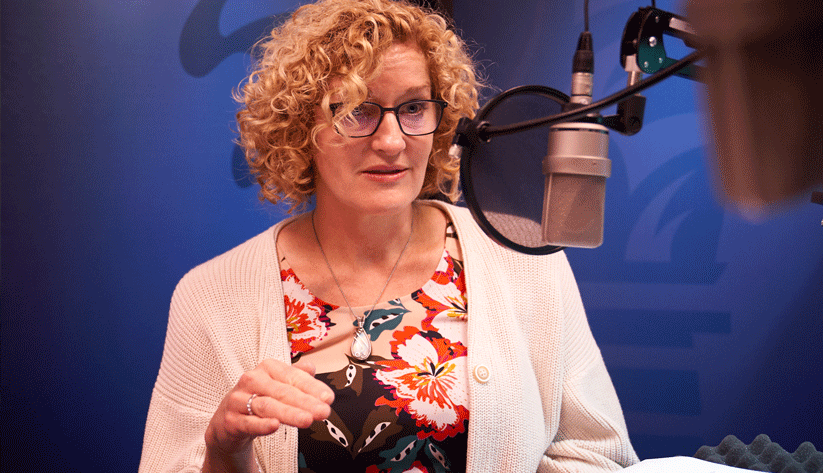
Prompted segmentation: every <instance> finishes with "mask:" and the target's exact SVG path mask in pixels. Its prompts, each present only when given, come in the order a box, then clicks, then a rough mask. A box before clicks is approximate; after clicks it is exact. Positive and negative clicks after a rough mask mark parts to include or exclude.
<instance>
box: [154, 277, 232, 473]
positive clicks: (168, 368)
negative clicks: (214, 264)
mask: <svg viewBox="0 0 823 473" xmlns="http://www.w3.org/2000/svg"><path fill="white" fill-rule="evenodd" d="M198 292H199V291H198V290H197V289H196V288H193V287H192V284H191V273H190V274H189V275H187V277H185V278H184V279H183V280H182V281H181V282H180V284H178V286H177V289H176V290H175V291H174V295H173V296H172V302H171V307H170V309H169V322H168V328H167V331H166V342H165V347H164V349H163V359H162V361H161V363H160V372H159V374H158V376H157V382H156V383H155V385H154V390H153V391H152V397H151V404H150V405H149V413H148V418H147V421H146V430H145V434H144V438H143V453H142V456H141V459H140V470H139V471H140V472H141V473H154V472H197V471H200V469H201V467H202V465H203V460H204V458H205V451H206V446H205V439H204V435H205V431H206V426H207V425H208V423H209V421H210V420H211V417H212V415H213V413H214V411H215V409H216V408H217V405H218V404H219V402H220V398H219V397H218V396H222V393H225V392H226V386H225V382H222V381H220V378H222V377H221V376H219V374H218V373H219V372H220V369H219V363H218V361H217V355H216V353H215V350H214V346H213V344H212V343H211V341H210V340H209V337H208V336H207V333H208V330H206V329H205V327H204V324H205V321H206V317H207V314H204V313H203V312H204V311H203V310H202V309H201V303H200V301H198V297H197V293H198Z"/></svg>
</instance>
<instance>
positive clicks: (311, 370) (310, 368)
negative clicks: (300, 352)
mask: <svg viewBox="0 0 823 473" xmlns="http://www.w3.org/2000/svg"><path fill="white" fill-rule="evenodd" d="M292 366H293V367H295V368H298V369H301V370H303V371H305V372H306V373H308V374H310V375H312V376H314V375H315V374H316V373H317V369H316V368H315V366H314V363H312V362H311V361H309V360H302V359H301V360H298V361H297V363H295V364H293V365H292Z"/></svg>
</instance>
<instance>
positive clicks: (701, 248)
mask: <svg viewBox="0 0 823 473" xmlns="http://www.w3.org/2000/svg"><path fill="white" fill-rule="evenodd" d="M572 3H574V4H572ZM578 3H579V4H581V5H578ZM294 6H295V2H292V1H280V2H278V1H269V2H251V1H240V0H200V1H196V0H184V1H176V2H165V1H160V0H132V1H128V2H126V1H111V0H85V1H81V2H69V1H65V0H59V1H53V2H23V1H12V0H3V1H2V9H1V10H0V14H2V30H1V31H2V122H0V124H1V125H2V189H1V190H2V219H1V220H0V224H1V225H2V233H1V235H2V244H1V248H2V260H1V261H0V262H2V301H1V302H0V304H2V305H1V308H2V425H3V427H2V431H3V434H2V448H3V452H2V462H3V465H4V466H3V468H2V469H3V470H4V471H5V470H6V469H7V466H8V465H12V464H15V463H18V464H22V465H31V466H32V468H36V469H38V470H49V469H54V470H60V471H134V470H136V468H137V465H138V462H139V457H140V449H141V444H142V435H143V424H144V422H145V416H146V412H147V409H148V404H149V399H150V396H151V389H152V386H153V383H154V379H155V377H156V375H157V369H158V367H159V364H160V358H161V355H162V349H163V341H164V336H165V329H166V322H167V313H168V304H169V299H170V297H171V293H172V291H173V289H174V286H175V284H176V283H177V281H178V280H179V279H180V278H181V277H182V276H183V274H185V272H186V271H187V270H189V269H190V268H192V267H193V266H195V265H197V264H199V263H201V262H203V261H206V260H208V259H210V258H211V257H213V256H215V255H217V254H219V253H221V252H223V251H226V250H228V249H230V248H232V247H234V246H235V245H237V244H239V243H241V242H243V241H244V240H246V239H247V238H249V237H251V236H253V235H255V234H257V233H259V232H260V231H262V230H264V229H265V228H268V227H269V226H270V225H272V224H273V223H275V222H277V221H278V220H280V219H281V218H283V216H284V209H283V208H279V207H273V206H271V205H264V204H262V203H260V202H259V201H258V199H257V189H256V188H255V187H254V186H251V185H250V184H251V183H250V182H249V180H248V178H247V177H246V173H245V171H246V168H245V165H244V163H243V161H242V159H241V158H240V156H239V154H238V153H237V150H236V148H235V146H234V144H233V143H232V140H233V138H234V134H233V131H232V129H233V128H232V127H233V120H234V113H235V111H236V109H237V106H236V104H235V103H234V102H233V101H232V99H231V91H232V89H233V88H234V87H236V86H237V84H238V83H239V82H240V81H241V79H242V78H243V76H244V74H245V73H246V71H247V70H248V68H249V65H250V59H249V56H248V55H246V54H245V53H244V51H247V50H248V48H249V47H250V45H251V44H252V43H253V42H254V41H255V40H256V39H257V38H258V37H259V36H260V35H261V34H262V33H263V32H265V30H266V29H267V28H268V25H271V24H272V23H273V22H275V21H277V18H279V17H277V18H274V19H273V18H272V16H275V15H281V14H284V13H287V12H289V11H291V10H292V9H293V8H294ZM641 6H645V4H641V3H639V2H628V1H623V0H602V1H593V2H592V5H591V30H592V33H593V35H594V41H595V61H596V66H595V67H596V74H595V89H594V90H595V98H598V97H603V96H605V95H607V94H609V93H612V92H615V91H617V90H619V89H621V88H622V87H623V85H624V83H625V73H624V72H623V71H622V69H621V68H620V65H619V63H618V48H619V40H620V36H621V34H622V30H623V26H624V24H625V21H626V20H627V19H628V17H629V15H630V14H631V13H632V12H633V11H635V10H636V9H637V8H638V7H641ZM658 7H660V8H663V9H666V10H669V11H682V9H681V8H680V7H679V6H678V5H675V4H673V3H668V2H664V1H661V2H658ZM454 15H455V22H456V24H457V26H458V27H459V28H460V29H461V30H462V32H463V35H464V36H465V37H466V38H467V39H469V40H470V42H472V43H474V44H475V47H476V49H477V50H478V53H477V58H478V60H480V61H481V62H482V63H483V65H484V66H485V71H486V74H487V75H488V77H489V79H490V80H491V82H492V83H493V85H495V86H496V87H497V88H498V89H500V90H505V89H507V88H509V87H512V86H516V85H522V84H541V85H548V86H550V87H554V88H557V89H559V90H561V91H564V92H568V89H569V82H570V74H569V73H570V67H571V57H572V54H573V49H574V45H575V44H576V41H577V36H578V34H579V32H580V31H581V30H582V24H583V15H582V2H568V3H567V2H561V1H556V0H553V1H536V0H521V1H519V2H517V5H516V6H511V5H509V4H505V5H504V3H503V2H497V1H491V0H475V1H465V0H455V1H454ZM667 51H669V49H668V45H667ZM683 55H685V54H682V53H679V52H678V51H677V50H676V49H672V50H671V51H670V56H673V57H682V56H683ZM701 87H702V86H700V85H696V84H694V83H691V82H689V81H685V80H682V79H670V80H668V81H666V82H664V83H662V84H660V85H657V86H655V87H654V88H653V89H650V90H649V91H647V92H646V94H645V95H647V97H648V105H647V108H646V125H645V127H644V129H643V131H641V133H640V134H638V135H637V136H634V137H630V138H627V137H623V136H619V135H616V134H612V137H611V142H610V158H611V159H612V160H613V173H612V177H611V178H610V179H609V180H608V184H607V186H608V187H607V204H606V206H607V216H606V240H605V243H604V245H603V246H602V247H600V248H597V249H593V250H582V249H570V250H567V254H568V255H569V258H570V260H571V262H572V265H573V267H574V269H575V272H576V274H577V277H578V282H579V284H580V288H581V293H582V295H583V298H584V303H585V304H586V307H587V311H588V314H589V318H590V323H591V325H592V329H593V331H594V333H595V337H596V338H597V339H598V342H599V343H600V345H601V348H602V351H603V355H604V357H605V359H606V362H607V365H608V367H609V370H610V372H611V374H612V377H613V379H614V383H615V386H616V388H617V391H618V394H619V395H620V397H621V401H622V404H623V407H624V410H625V414H626V420H627V423H628V426H629V431H630V434H631V436H632V439H633V442H634V444H635V447H636V449H637V451H638V453H639V454H640V456H641V458H650V457H659V456H670V455H693V454H694V452H695V451H696V450H697V448H698V447H700V446H701V445H717V444H718V443H719V442H720V440H721V439H722V438H723V437H724V436H725V435H727V434H734V435H736V436H738V437H739V438H740V439H741V440H743V441H744V442H746V443H748V442H751V440H752V439H753V438H754V437H755V436H756V435H758V434H761V433H765V434H768V435H769V436H770V437H771V438H772V440H774V441H776V442H778V443H779V444H780V445H782V446H783V447H784V448H785V449H787V450H789V451H793V450H794V449H795V448H796V447H797V445H798V444H800V443H801V442H803V441H807V440H808V441H812V442H813V443H814V444H815V446H816V447H818V449H819V448H821V447H823V427H821V425H823V414H821V413H823V408H822V407H823V406H821V401H822V400H823V387H822V386H823V383H821V381H820V380H821V379H823V365H822V364H821V358H823V356H822V355H823V349H822V348H821V347H823V317H821V315H823V295H821V292H823V291H821V289H823V257H822V255H823V228H821V225H820V221H821V218H822V217H823V209H822V208H821V207H819V206H815V205H812V204H807V203H805V201H801V202H799V203H798V204H797V205H795V206H792V207H790V208H788V209H787V210H785V211H784V212H782V213H780V214H779V215H777V216H776V217H774V218H772V219H769V220H767V221H765V222H762V223H758V224H755V223H751V222H748V221H746V220H744V219H742V218H740V217H739V216H737V215H736V214H735V213H733V212H729V211H727V210H725V209H724V207H723V206H721V205H720V204H719V203H718V200H717V199H716V195H715V193H714V191H713V189H714V179H715V177H714V176H713V174H712V173H711V172H710V171H708V170H707V169H708V168H707V166H706V160H707V158H706V156H707V151H706V150H707V149H708V147H707V146H706V143H707V142H708V141H707V140H706V137H705V136H706V125H705V123H704V119H703V114H702V113H701V111H700V109H701V104H700V101H699V98H700V94H701V93H702V89H701ZM24 469H28V468H24Z"/></svg>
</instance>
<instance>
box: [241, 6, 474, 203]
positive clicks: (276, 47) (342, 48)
mask: <svg viewBox="0 0 823 473" xmlns="http://www.w3.org/2000/svg"><path fill="white" fill-rule="evenodd" d="M405 42H413V43H414V44H416V45H417V46H418V47H419V48H420V50H421V51H422V52H423V55H424V56H425V59H426V63H427V65H428V70H429V76H430V80H431V84H432V97H433V98H436V99H441V100H444V101H446V102H447V103H448V106H447V107H446V108H445V110H444V112H443V119H442V121H441V124H440V127H439V128H438V129H437V131H435V133H434V136H433V146H432V152H431V155H430V156H429V164H428V166H427V169H426V176H425V179H424V182H423V187H422V189H421V191H420V195H419V197H430V196H433V195H436V194H437V193H442V194H444V195H446V196H447V197H448V198H450V199H451V200H452V201H454V200H456V198H457V197H458V196H459V194H458V191H457V184H458V172H459V169H460V163H459V162H456V161H455V160H453V159H451V158H450V157H449V155H448V148H449V145H450V141H451V136H452V134H453V133H454V130H455V128H456V126H457V121H458V120H459V119H460V118H461V117H463V116H468V117H473V116H474V113H475V111H476V110H477V105H478V103H477V102H478V90H479V88H480V87H481V82H480V80H479V78H478V76H477V74H476V72H475V65H474V62H473V60H472V58H471V57H470V55H469V54H468V52H467V48H466V46H465V43H464V42H463V41H462V40H461V39H460V38H459V37H458V36H457V35H455V34H454V32H452V31H451V30H450V29H449V27H448V25H447V23H446V21H445V20H444V19H443V18H442V17H441V16H439V15H437V14H436V13H434V12H432V11H429V10H425V9H422V8H420V7H417V6H414V5H411V4H409V3H407V2H405V1H392V0H321V1H319V2H317V3H314V4H311V5H305V6H302V7H300V8H299V9H298V10H297V11H295V12H294V14H293V15H292V17H291V19H290V20H289V21H287V22H286V23H284V24H283V25H282V26H280V27H277V28H275V29H274V30H273V31H272V32H271V35H269V36H268V37H266V38H265V39H264V40H263V41H262V42H261V43H259V44H258V46H257V47H258V57H257V61H256V64H255V68H254V70H253V71H252V72H251V73H250V75H249V76H248V77H247V78H246V80H244V82H243V83H242V84H241V88H240V90H239V91H238V92H236V93H235V99H236V100H237V101H238V102H240V103H241V104H242V108H241V110H240V111H239V112H238V113H237V123H238V132H239V139H238V143H239V144H240V145H241V146H242V147H243V148H244V150H245V155H246V159H247V160H248V162H249V166H250V168H251V170H252V172H253V173H254V174H255V177H256V179H257V182H258V183H259V184H260V187H261V190H260V199H261V200H268V201H270V202H272V203H274V204H276V203H278V202H280V201H282V200H285V201H286V202H288V203H290V204H291V208H290V209H289V212H292V211H293V210H294V209H295V208H297V207H299V206H302V205H304V204H306V203H307V202H308V200H309V198H310V196H311V195H312V194H313V193H314V192H315V175H314V173H315V171H314V166H313V156H314V153H315V152H316V150H317V142H316V136H317V133H318V132H319V131H320V130H322V129H323V128H324V127H327V126H329V125H328V123H327V122H320V123H317V121H316V120H315V107H317V106H318V105H320V106H321V109H322V110H324V111H325V114H326V118H327V120H337V119H339V118H332V117H331V112H330V111H329V103H330V99H331V97H332V96H340V97H343V98H344V103H343V105H342V107H341V111H342V113H339V114H338V117H339V116H341V115H343V116H344V115H345V114H346V113H348V112H350V111H352V110H353V109H354V108H355V107H356V106H357V105H358V104H359V103H361V102H362V101H364V100H365V99H366V97H367V95H368V87H367V84H368V83H369V82H370V81H371V80H373V79H374V78H376V77H377V76H378V75H379V71H380V66H381V63H382V59H383V55H384V53H385V52H386V51H387V50H388V49H389V47H391V45H392V44H394V43H405Z"/></svg>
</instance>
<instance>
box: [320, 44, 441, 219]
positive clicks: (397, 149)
mask: <svg viewBox="0 0 823 473" xmlns="http://www.w3.org/2000/svg"><path fill="white" fill-rule="evenodd" d="M368 88H369V97H368V99H367V101H369V102H374V103H376V104H379V105H382V106H383V107H396V106H397V105H400V104H402V103H404V102H408V101H409V100H415V99H418V100H420V99H423V100H425V99H431V98H432V97H431V81H430V80H429V72H428V68H427V66H426V61H425V58H424V57H423V53H422V52H421V51H420V50H419V49H418V48H417V46H416V45H414V44H406V43H395V44H394V45H393V46H392V47H391V48H390V49H389V50H388V51H387V52H386V55H385V58H384V62H383V68H382V70H381V72H380V75H379V76H378V77H377V78H376V79H375V80H374V81H372V82H370V83H369V84H368ZM316 116H317V119H318V120H322V119H324V118H323V116H322V114H321V113H320V112H319V111H318V112H317V115H316ZM433 136H434V135H432V134H429V135H425V136H407V135H405V134H403V132H402V131H401V130H400V127H399V125H398V123H397V118H396V117H395V115H394V113H392V112H386V113H385V115H384V116H383V120H382V122H381V123H380V126H379V127H378V128H377V131H375V133H374V134H373V135H371V136H368V137H363V138H348V137H344V136H341V135H340V134H338V133H337V132H336V131H335V130H334V128H333V127H329V128H326V129H324V130H323V131H321V132H320V133H319V134H318V136H317V144H318V147H319V150H318V151H317V153H316V155H315V157H314V160H315V169H316V172H317V174H316V189H317V204H318V206H324V207H327V208H335V209H336V210H337V211H344V212H357V213H360V214H385V213H391V212H393V211H395V212H396V211H400V210H402V209H405V208H407V207H408V206H409V205H410V204H411V202H412V201H413V200H414V199H415V198H416V197H417V195H418V194H419V193H420V189H421V188H422V187H423V179H424V177H425V175H426V166H427V164H428V158H429V154H430V153H431V150H432V140H433Z"/></svg>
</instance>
